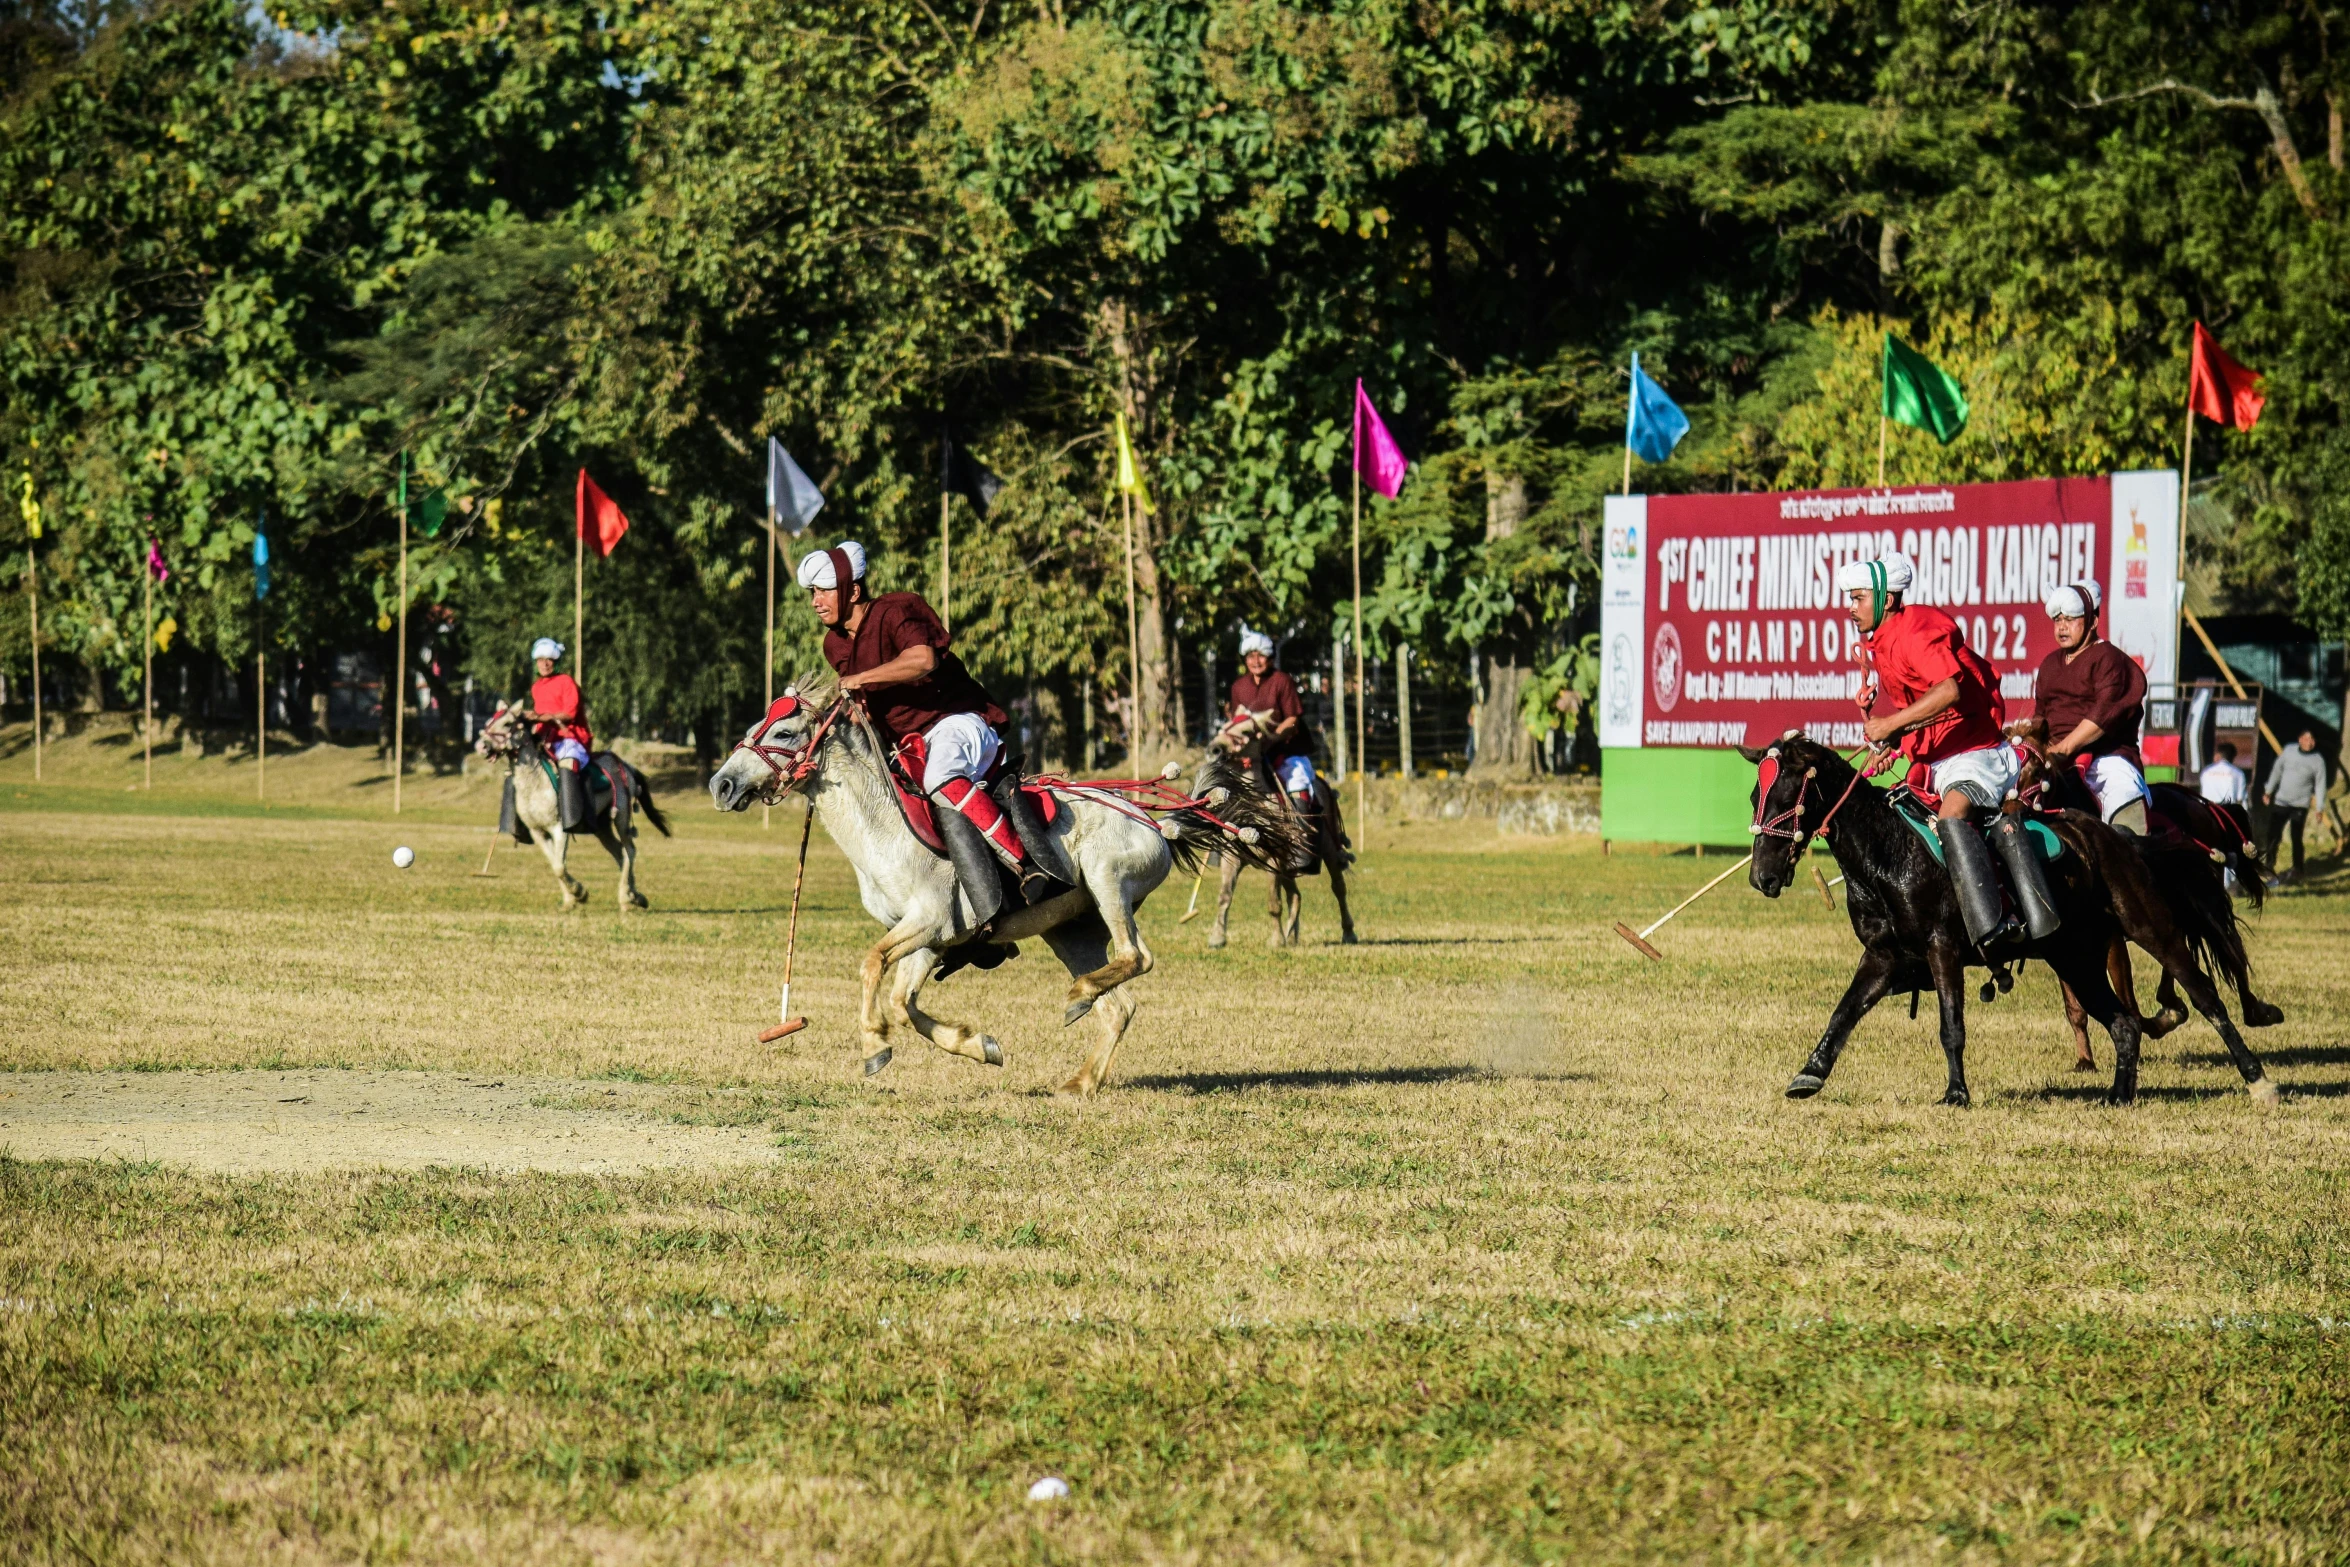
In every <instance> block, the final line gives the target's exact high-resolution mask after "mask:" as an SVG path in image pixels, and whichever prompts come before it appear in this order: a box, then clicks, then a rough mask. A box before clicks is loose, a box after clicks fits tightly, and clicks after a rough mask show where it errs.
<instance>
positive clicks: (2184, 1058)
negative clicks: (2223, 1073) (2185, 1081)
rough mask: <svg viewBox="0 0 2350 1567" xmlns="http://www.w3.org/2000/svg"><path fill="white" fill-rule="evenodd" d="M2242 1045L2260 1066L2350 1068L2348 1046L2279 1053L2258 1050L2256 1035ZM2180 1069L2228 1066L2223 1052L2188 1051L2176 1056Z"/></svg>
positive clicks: (2300, 1048) (2290, 1049) (2298, 1047)
mask: <svg viewBox="0 0 2350 1567" xmlns="http://www.w3.org/2000/svg"><path fill="white" fill-rule="evenodd" d="M2246 1043H2248V1044H2250V1045H2251V1046H2252V1053H2253V1054H2254V1055H2256V1056H2258V1057H2260V1064H2261V1065H2262V1066H2350V1045H2296V1046H2291V1047H2288V1048H2285V1049H2280V1050H2263V1049H2261V1048H2260V1036H2259V1035H2257V1034H2254V1035H2252V1036H2250V1037H2249V1038H2248V1039H2247V1040H2246ZM2179 1062H2180V1064H2181V1065H2183V1066H2230V1065H2233V1063H2232V1062H2230V1061H2229V1060H2228V1055H2227V1052H2226V1051H2224V1050H2190V1051H2186V1052H2183V1053H2182V1054H2181V1055H2180V1056H2179Z"/></svg>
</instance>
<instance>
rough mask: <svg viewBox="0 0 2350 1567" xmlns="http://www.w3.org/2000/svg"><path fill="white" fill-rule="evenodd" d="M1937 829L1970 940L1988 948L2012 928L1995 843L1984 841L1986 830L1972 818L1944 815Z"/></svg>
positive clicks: (1936, 826) (1937, 824) (1944, 861)
mask: <svg viewBox="0 0 2350 1567" xmlns="http://www.w3.org/2000/svg"><path fill="white" fill-rule="evenodd" d="M1934 831H1935V833H1936V834H1937V835H1938V836H1939V837H1940V838H1941V840H1942V859H1943V863H1944V864H1946V865H1948V866H1949V867H1950V879H1951V881H1952V882H1953V883H1954V884H1955V885H1956V886H1957V888H1958V912H1959V914H1960V916H1961V917H1962V918H1963V919H1965V921H1966V933H1967V939H1968V940H1970V941H1972V942H1973V943H1974V944H1975V945H1976V946H1978V947H1984V948H1988V947H1990V946H1991V945H1992V944H1993V943H1995V942H1997V941H1998V940H1999V938H2000V937H2001V936H2002V935H2004V934H2005V933H2006V931H2007V928H2008V921H2007V918H2006V914H2007V910H2006V908H2005V907H2004V903H2003V900H2002V899H2001V897H2000V895H1999V872H1998V871H1997V870H1995V869H1993V868H1992V864H1991V846H1990V845H1989V844H1987V843H1985V842H1984V841H1983V832H1982V829H1981V828H1979V827H1977V826H1976V825H1975V824H1974V823H1973V822H1970V821H1965V820H1953V819H1951V818H1949V817H1943V818H1941V819H1939V820H1937V821H1936V822H1935V823H1934Z"/></svg>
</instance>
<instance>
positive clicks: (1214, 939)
mask: <svg viewBox="0 0 2350 1567" xmlns="http://www.w3.org/2000/svg"><path fill="white" fill-rule="evenodd" d="M1223 948H1224V938H1223V937H1221V936H1210V937H1209V938H1208V950H1209V951H1210V952H1220V951H1222V950H1223Z"/></svg>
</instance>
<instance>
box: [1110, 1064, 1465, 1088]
mask: <svg viewBox="0 0 2350 1567" xmlns="http://www.w3.org/2000/svg"><path fill="white" fill-rule="evenodd" d="M1501 1075H1502V1074H1501V1073H1499V1072H1493V1071H1488V1070H1487V1069H1486V1068H1484V1067H1481V1066H1390V1067H1372V1068H1366V1069H1364V1070H1362V1071H1341V1070H1333V1071H1326V1072H1183V1073H1172V1074H1167V1075H1163V1076H1156V1077H1133V1078H1128V1079H1126V1082H1125V1086H1126V1087H1128V1088H1142V1089H1155V1090H1160V1091H1164V1092H1168V1093H1179V1094H1237V1093H1242V1092H1245V1091H1246V1090H1248V1089H1251V1088H1364V1087H1373V1086H1384V1087H1393V1086H1397V1085H1401V1084H1407V1083H1452V1082H1458V1081H1460V1080H1461V1079H1462V1078H1477V1077H1500V1076H1501Z"/></svg>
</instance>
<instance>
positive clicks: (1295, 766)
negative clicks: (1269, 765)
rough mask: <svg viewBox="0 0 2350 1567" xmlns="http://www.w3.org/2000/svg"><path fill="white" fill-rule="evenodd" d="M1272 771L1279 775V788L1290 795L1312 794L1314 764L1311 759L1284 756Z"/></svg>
mask: <svg viewBox="0 0 2350 1567" xmlns="http://www.w3.org/2000/svg"><path fill="white" fill-rule="evenodd" d="M1274 771H1275V772H1277V773H1279V774H1280V775H1281V787H1282V788H1284V789H1287V790H1288V791H1289V792H1290V793H1291V794H1312V793H1313V792H1314V763H1313V759H1312V758H1311V757H1305V756H1285V757H1283V758H1282V759H1281V763H1280V765H1279V766H1278V767H1276V768H1275V769H1274Z"/></svg>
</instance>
